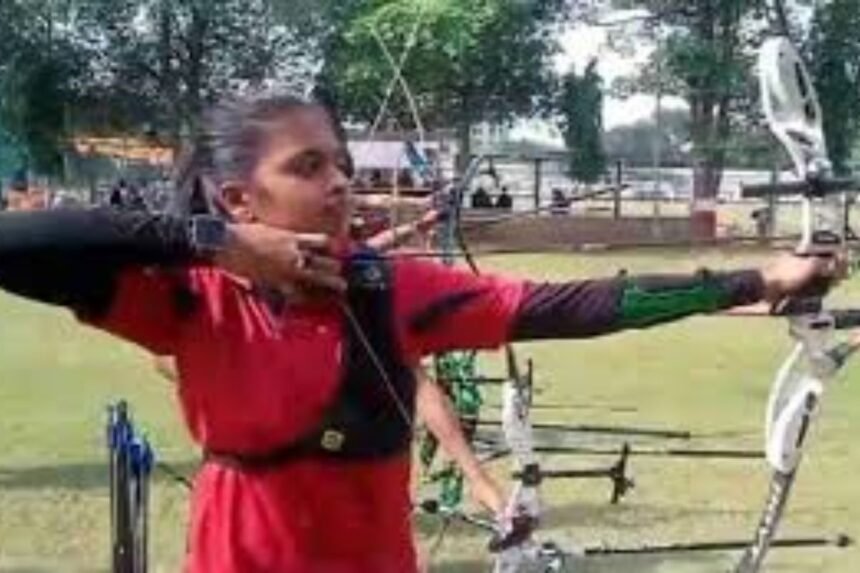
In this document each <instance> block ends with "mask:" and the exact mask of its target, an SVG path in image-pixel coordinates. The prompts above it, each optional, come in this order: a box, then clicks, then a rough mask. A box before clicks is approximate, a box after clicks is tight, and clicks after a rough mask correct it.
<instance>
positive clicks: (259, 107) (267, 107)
mask: <svg viewBox="0 0 860 573" xmlns="http://www.w3.org/2000/svg"><path fill="white" fill-rule="evenodd" d="M305 107H319V108H322V109H324V110H325V111H326V113H327V114H328V115H329V118H330V120H331V123H332V128H333V129H334V132H335V134H336V135H337V136H338V138H340V139H341V140H342V141H346V134H345V132H344V130H343V128H342V126H341V124H340V121H339V119H338V117H337V114H336V113H335V112H334V110H333V108H331V107H330V106H329V105H328V100H326V99H322V100H318V99H310V98H302V97H297V96H294V95H276V96H258V97H245V98H235V99H231V100H227V101H224V102H222V103H221V104H219V105H217V106H216V107H215V108H213V109H212V110H211V111H210V112H209V113H208V114H207V115H206V116H205V118H204V122H203V126H202V128H201V129H200V132H199V135H198V136H197V138H196V140H195V141H194V144H193V145H192V147H191V149H190V150H188V151H186V152H185V153H184V154H183V156H182V158H181V159H180V160H179V162H178V163H177V170H176V178H175V179H176V188H177V194H176V201H174V202H173V203H174V204H173V205H172V207H171V211H172V212H174V213H176V214H179V215H189V214H198V213H201V212H205V213H214V212H217V211H219V210H221V211H223V209H220V207H219V205H220V201H219V200H218V198H219V191H218V190H219V188H220V187H221V185H222V184H223V183H225V182H227V181H243V180H246V179H248V178H249V177H250V175H251V173H252V172H253V171H254V168H255V167H256V165H257V161H258V160H259V158H260V155H261V153H262V151H263V149H264V147H265V146H266V145H267V143H268V141H269V138H270V136H271V135H272V134H273V132H274V131H276V130H277V129H278V126H279V125H282V124H281V122H283V121H284V119H285V117H286V116H287V115H288V114H289V113H290V112H292V111H294V110H296V109H300V108H305ZM221 214H224V213H223V212H222V213H221Z"/></svg>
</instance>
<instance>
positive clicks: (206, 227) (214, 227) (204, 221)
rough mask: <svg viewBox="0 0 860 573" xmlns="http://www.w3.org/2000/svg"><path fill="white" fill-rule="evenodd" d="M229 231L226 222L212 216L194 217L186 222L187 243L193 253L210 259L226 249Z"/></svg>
mask: <svg viewBox="0 0 860 573" xmlns="http://www.w3.org/2000/svg"><path fill="white" fill-rule="evenodd" d="M229 240H230V229H229V228H228V227H227V222H226V221H225V220H224V219H221V218H220V217H215V216H213V215H195V216H193V217H191V219H190V220H189V222H188V242H189V244H190V245H191V249H192V250H193V251H194V253H195V254H196V255H197V256H199V257H201V258H205V259H212V258H213V257H214V256H215V255H217V254H218V253H220V252H222V251H223V250H224V249H226V248H227V244H228V242H229Z"/></svg>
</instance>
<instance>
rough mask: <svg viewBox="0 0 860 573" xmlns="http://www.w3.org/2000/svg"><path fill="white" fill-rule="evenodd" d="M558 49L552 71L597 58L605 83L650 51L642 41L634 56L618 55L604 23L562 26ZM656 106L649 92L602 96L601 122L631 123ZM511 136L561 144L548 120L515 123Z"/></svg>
mask: <svg viewBox="0 0 860 573" xmlns="http://www.w3.org/2000/svg"><path fill="white" fill-rule="evenodd" d="M560 43H561V46H562V51H561V53H560V54H559V55H558V56H557V58H556V62H555V65H556V71H558V72H559V73H565V72H567V71H568V70H569V69H571V67H573V68H574V69H576V71H577V72H581V71H582V70H583V69H584V68H585V66H586V65H587V64H588V62H589V61H591V59H592V58H595V57H596V58H597V70H598V72H599V73H600V75H601V76H602V77H603V80H604V83H605V85H607V86H608V85H611V84H612V82H613V81H614V80H615V79H617V78H619V77H622V76H629V75H633V74H635V72H636V69H637V68H638V67H639V66H640V65H642V64H643V63H644V62H645V61H647V59H648V56H649V55H650V53H651V52H652V51H653V46H650V45H646V44H643V45H642V46H641V49H637V51H636V54H635V55H634V56H632V57H631V56H626V55H621V54H619V53H618V52H616V51H615V50H613V49H612V48H611V47H610V46H609V43H608V29H607V28H606V27H598V26H587V25H584V24H578V25H574V26H571V27H570V28H568V29H567V30H565V31H564V32H563V33H562V35H561V37H560ZM662 105H663V106H664V108H678V107H684V103H683V101H682V100H680V99H679V98H675V97H664V98H663V101H662ZM655 108H656V98H655V97H654V96H653V95H649V94H636V95H633V96H632V97H629V98H626V99H618V98H612V97H608V96H607V97H606V98H604V104H603V125H604V127H605V128H606V129H607V130H609V129H612V128H614V127H618V126H620V125H625V124H629V123H634V122H636V121H638V120H641V119H645V118H647V117H649V116H651V115H653V113H654V111H655ZM512 136H513V137H514V139H519V138H525V139H531V140H538V141H542V142H547V143H556V144H561V138H560V136H559V135H558V134H557V133H553V130H552V129H551V127H550V126H549V125H548V124H545V123H543V122H538V121H529V122H525V123H523V124H521V125H518V126H517V127H516V128H515V129H514V130H513V134H512Z"/></svg>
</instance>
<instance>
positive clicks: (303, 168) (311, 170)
mask: <svg viewBox="0 0 860 573" xmlns="http://www.w3.org/2000/svg"><path fill="white" fill-rule="evenodd" d="M299 159H300V160H299V163H298V166H297V170H296V171H297V173H298V174H299V175H301V176H303V177H312V176H314V175H316V174H317V172H319V170H320V168H322V166H323V163H324V162H325V159H324V158H323V157H322V156H321V155H320V154H318V153H308V154H306V155H304V156H302V157H301V158H299Z"/></svg>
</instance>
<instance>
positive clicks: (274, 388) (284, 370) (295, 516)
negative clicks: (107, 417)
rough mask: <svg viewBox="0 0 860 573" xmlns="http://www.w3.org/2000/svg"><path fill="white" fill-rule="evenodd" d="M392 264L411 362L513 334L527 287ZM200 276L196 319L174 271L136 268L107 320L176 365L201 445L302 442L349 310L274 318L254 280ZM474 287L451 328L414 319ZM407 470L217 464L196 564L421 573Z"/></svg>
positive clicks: (395, 462)
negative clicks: (182, 306)
mask: <svg viewBox="0 0 860 573" xmlns="http://www.w3.org/2000/svg"><path fill="white" fill-rule="evenodd" d="M393 264H394V273H393V296H394V301H393V302H394V314H395V318H396V325H395V328H396V334H397V336H398V338H399V344H400V347H401V348H402V349H403V351H404V353H405V354H406V356H405V357H404V359H405V362H406V363H407V364H417V363H418V361H419V360H420V358H421V357H422V356H425V355H427V354H431V353H433V352H436V351H439V350H442V349H451V348H476V347H493V346H498V345H500V344H501V343H503V342H504V341H505V340H506V339H507V334H508V329H509V325H510V322H511V320H512V317H513V315H514V312H515V309H516V307H517V305H518V303H519V300H520V296H521V292H522V285H521V284H520V283H519V282H516V281H508V280H502V279H499V278H493V277H475V276H473V275H471V274H470V273H467V272H462V271H455V270H452V269H450V268H446V267H443V266H441V265H438V264H435V263H430V262H426V261H418V260H408V259H399V260H397V261H396V262H395V263H393ZM189 277H190V285H191V288H192V289H193V290H194V292H195V293H196V294H197V295H198V299H199V305H198V306H197V308H196V309H195V310H194V311H193V312H192V313H191V314H190V315H187V316H183V315H180V314H178V313H177V312H176V311H175V309H174V305H173V303H172V289H171V286H170V282H169V281H168V280H167V279H166V277H165V276H164V275H163V274H162V273H159V272H157V271H134V272H128V273H126V274H125V275H124V276H123V277H122V280H121V283H120V287H119V292H118V294H117V297H116V299H115V301H114V304H113V307H112V309H111V311H110V313H109V315H108V316H107V317H106V318H105V319H103V320H101V321H100V322H99V324H98V325H97V326H98V327H100V328H103V329H105V330H108V331H109V332H111V333H114V334H116V335H118V336H120V337H122V338H125V339H127V340H130V341H133V342H136V343H138V344H140V345H141V346H143V347H145V348H147V349H148V350H150V351H152V352H155V353H158V354H170V355H174V356H175V357H176V359H177V365H178V368H179V374H180V384H179V388H178V391H179V398H180V402H181V405H182V410H183V414H184V416H185V420H186V423H187V425H188V429H189V431H190V433H191V435H192V437H193V439H194V440H195V441H196V442H198V443H199V444H201V446H203V447H205V448H209V449H212V450H216V451H236V452H246V453H250V452H265V451H268V450H271V449H272V448H275V447H278V446H282V445H283V444H285V443H288V442H289V441H291V440H292V439H295V438H296V437H298V436H299V435H301V434H303V433H304V432H305V431H306V430H307V429H309V428H310V427H312V426H313V425H314V424H315V423H316V422H317V420H318V419H319V418H320V416H321V414H322V412H323V410H324V409H325V407H326V405H327V404H328V402H329V401H330V400H331V399H332V397H333V395H334V393H335V391H336V388H337V385H338V383H339V382H340V381H341V380H342V379H343V372H342V369H341V366H340V365H341V360H342V336H343V332H342V326H343V320H342V316H341V311H340V309H339V307H338V306H337V305H336V304H333V303H316V304H307V305H302V306H290V307H288V308H287V309H286V311H285V312H284V313H283V315H282V316H280V317H276V316H273V314H272V313H271V312H270V310H269V308H268V307H267V306H266V305H265V304H264V303H263V302H262V301H261V300H260V299H258V298H257V297H256V296H255V295H254V294H253V293H252V292H251V290H250V289H249V288H248V286H247V284H245V283H243V282H242V281H240V280H237V279H235V278H233V277H230V276H228V275H226V274H225V273H223V272H221V271H220V270H218V269H214V268H208V267H207V268H203V267H201V268H194V269H192V270H190V271H189ZM464 292H471V293H473V294H474V296H466V297H465V298H466V299H468V303H466V304H465V305H463V306H460V307H457V309H456V310H453V311H452V310H451V309H449V308H447V307H446V310H445V312H444V313H442V314H441V318H440V320H438V321H436V322H434V323H433V324H432V326H431V327H430V328H427V329H426V330H422V331H421V332H416V329H415V328H414V325H412V323H411V321H413V319H414V318H415V317H416V316H418V315H420V314H422V313H423V311H426V310H427V309H428V308H431V307H432V306H434V303H435V305H436V306H438V305H439V304H440V301H441V300H442V299H449V300H450V299H451V298H452V295H456V294H457V293H464ZM453 298H456V297H453ZM460 298H461V299H462V298H463V297H460ZM443 306H446V305H444V304H443ZM380 383H382V381H380ZM409 476H410V459H409V456H407V455H404V456H401V457H397V458H394V459H389V460H386V461H378V460H377V461H372V462H343V461H332V460H322V459H301V460H297V461H294V462H290V463H288V464H284V465H283V466H281V467H278V468H277V469H274V470H271V471H265V472H256V473H243V472H241V471H239V470H236V469H231V468H227V467H224V466H222V465H217V464H211V463H210V464H206V465H205V466H204V467H203V469H202V470H201V471H200V473H199V474H198V476H197V478H196V481H195V486H194V492H193V499H192V511H191V526H190V527H191V531H190V534H189V555H188V559H187V564H186V570H187V571H188V572H190V573H263V572H266V573H274V572H278V573H308V572H312V573H412V572H414V571H415V570H416V563H415V561H416V559H415V551H414V546H413V532H412V527H411V513H412V507H411V500H410V484H409Z"/></svg>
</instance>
